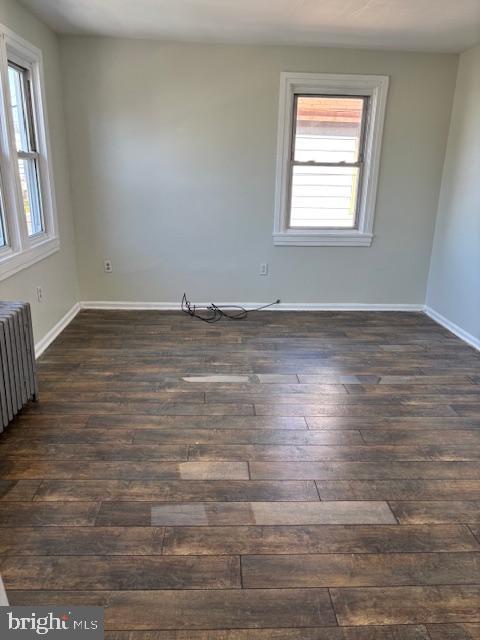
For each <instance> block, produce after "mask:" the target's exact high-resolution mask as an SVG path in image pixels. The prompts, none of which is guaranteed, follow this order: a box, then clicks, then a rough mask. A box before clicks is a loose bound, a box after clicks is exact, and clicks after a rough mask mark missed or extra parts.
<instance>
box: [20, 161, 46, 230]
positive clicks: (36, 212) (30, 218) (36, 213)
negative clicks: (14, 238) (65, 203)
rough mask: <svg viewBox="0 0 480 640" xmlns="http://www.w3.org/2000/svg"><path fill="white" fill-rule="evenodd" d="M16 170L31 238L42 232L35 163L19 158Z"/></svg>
mask: <svg viewBox="0 0 480 640" xmlns="http://www.w3.org/2000/svg"><path fill="white" fill-rule="evenodd" d="M18 170H19V173H20V185H21V187H22V197H23V208H24V211H25V217H26V219H27V228H28V235H29V236H33V235H35V234H36V233H41V232H42V231H43V222H42V208H41V206H40V198H39V191H38V171H37V161H36V160H35V159H34V158H19V160H18Z"/></svg>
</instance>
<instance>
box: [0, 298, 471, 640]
mask: <svg viewBox="0 0 480 640" xmlns="http://www.w3.org/2000/svg"><path fill="white" fill-rule="evenodd" d="M39 369H40V387H41V401H40V402H39V403H38V404H36V405H32V406H30V407H29V408H28V409H27V410H25V411H24V413H23V415H22V416H21V417H20V418H18V419H17V420H16V421H15V423H14V424H12V425H11V426H10V428H9V429H8V431H7V432H6V433H5V434H4V435H3V436H2V437H1V438H0V478H1V480H0V496H1V500H2V503H1V511H0V526H1V527H2V528H1V529H0V573H1V574H2V575H3V578H4V581H5V584H6V588H7V591H8V595H9V598H10V602H11V603H12V604H34V603H35V604H55V603H59V604H98V605H103V606H105V607H106V626H107V629H108V630H109V633H108V638H109V640H247V639H248V640H257V639H258V640H273V639H274V640H427V639H430V640H447V639H449V640H465V639H467V638H470V639H474V638H476V639H477V640H478V639H479V638H480V554H479V551H480V483H479V479H480V464H479V461H480V354H479V353H478V352H476V351H474V350H473V349H471V348H469V347H468V346H467V345H465V344H463V343H462V342H461V341H460V340H458V339H457V338H455V337H454V336H452V335H451V334H449V333H448V332H447V331H445V330H444V329H443V328H441V327H440V326H438V325H436V324H434V323H433V322H432V321H431V320H429V319H428V318H426V317H425V316H423V315H421V314H401V313H368V314H367V313H316V314H314V313H269V312H268V313H267V312H263V313H258V314H256V315H251V316H250V318H249V319H248V320H247V321H244V322H236V323H234V322H230V323H228V322H222V323H219V324H216V325H206V324H203V323H201V322H199V321H196V320H193V319H191V318H188V317H186V316H183V315H181V314H176V313H158V312H124V311H116V312H114V311H84V312H82V313H81V314H80V315H79V316H78V317H77V318H76V319H75V320H74V322H73V323H72V324H71V325H70V326H69V327H68V328H67V329H66V331H65V332H64V333H63V334H62V335H61V336H60V337H59V338H58V339H57V340H56V342H55V343H54V344H53V345H52V346H51V347H50V348H49V349H48V351H47V352H46V353H45V355H44V356H43V357H42V358H41V360H40V363H39ZM206 376H213V377H212V378H210V379H207V378H206ZM174 630H179V631H174Z"/></svg>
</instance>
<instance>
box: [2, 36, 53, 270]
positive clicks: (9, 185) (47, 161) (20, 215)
mask: <svg viewBox="0 0 480 640" xmlns="http://www.w3.org/2000/svg"><path fill="white" fill-rule="evenodd" d="M9 62H12V63H13V64H15V65H17V66H19V67H21V68H23V69H26V70H27V71H28V72H29V76H30V77H29V82H30V88H31V96H30V98H31V106H32V112H33V118H34V128H35V132H34V134H35V142H36V147H37V149H36V152H35V153H36V154H38V155H37V158H36V160H37V167H38V172H37V179H38V186H39V197H40V206H41V210H42V218H43V230H42V231H41V232H38V233H36V234H34V235H32V236H29V235H28V230H27V220H26V217H25V214H24V204H23V196H22V190H21V184H20V176H19V169H18V160H19V157H20V155H21V154H18V152H17V146H16V140H15V131H14V125H13V118H12V114H11V106H10V104H11V103H10V86H9V79H8V65H9ZM45 104H46V102H45V92H44V79H43V59H42V52H41V50H40V49H38V48H37V47H35V46H33V45H31V44H30V43H28V42H27V41H26V40H24V39H23V38H20V37H19V36H17V35H16V34H15V33H14V32H12V31H11V30H10V29H8V28H7V27H5V26H3V25H1V24H0V121H1V123H0V189H1V192H2V203H3V206H4V211H3V213H4V227H5V233H6V237H7V245H6V246H4V247H1V248H0V280H3V279H5V278H8V277H10V276H11V275H13V274H14V273H17V272H18V271H20V270H22V269H25V268H27V267H29V266H31V265H32V264H34V263H36V262H38V261H39V260H43V259H44V258H46V257H47V256H49V255H52V254H53V253H55V252H56V251H58V250H59V248H60V241H59V236H58V220H57V209H56V201H55V189H54V183H53V167H52V164H51V153H50V141H49V135H48V131H49V128H48V119H47V113H46V107H45Z"/></svg>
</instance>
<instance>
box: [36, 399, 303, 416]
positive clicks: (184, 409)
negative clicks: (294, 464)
mask: <svg viewBox="0 0 480 640" xmlns="http://www.w3.org/2000/svg"><path fill="white" fill-rule="evenodd" d="M28 411H29V412H30V415H40V416H41V415H42V414H51V413H53V414H55V413H57V414H58V413H61V414H65V415H70V414H73V415H75V414H85V413H87V414H106V415H110V414H115V413H118V414H120V415H129V414H133V415H135V414H138V413H143V414H145V415H152V416H161V415H164V416H253V415H254V410H253V406H252V405H251V404H233V403H228V404H227V403H225V404H208V405H207V404H200V403H197V404H195V403H188V402H185V403H183V402H127V401H125V402H124V401H118V402H71V401H67V400H65V401H64V402H60V401H59V400H57V401H56V402H42V403H39V404H38V406H34V405H32V406H30V407H29V409H28ZM286 415H288V414H286ZM302 415H303V414H302Z"/></svg>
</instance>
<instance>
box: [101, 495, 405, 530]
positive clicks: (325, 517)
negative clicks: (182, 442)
mask: <svg viewBox="0 0 480 640" xmlns="http://www.w3.org/2000/svg"><path fill="white" fill-rule="evenodd" d="M104 507H107V508H108V503H104V504H103V505H102V510H103V508H104ZM100 513H102V511H101V512H100ZM151 517H152V523H153V524H154V525H155V526H182V525H184V526H198V525H200V526H215V525H229V524H230V525H242V524H258V525H275V524H392V523H395V522H396V520H395V518H394V517H393V515H392V512H391V511H390V509H389V507H388V505H387V504H386V503H385V502H348V501H344V502H296V503H295V508H292V504H291V503H288V502H250V503H249V502H230V503H208V502H206V503H203V504H202V503H198V502H197V503H185V504H163V505H158V506H154V507H152V514H151Z"/></svg>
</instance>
